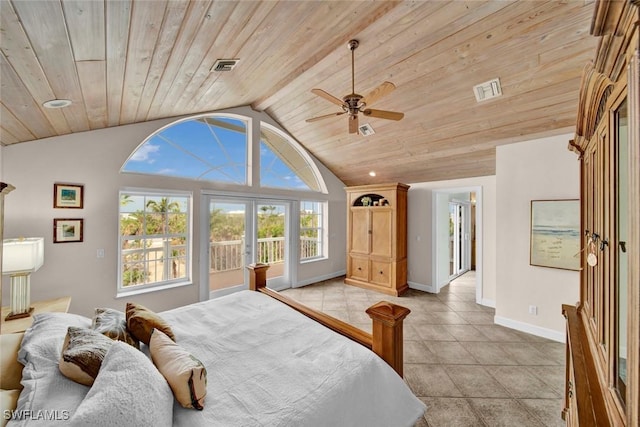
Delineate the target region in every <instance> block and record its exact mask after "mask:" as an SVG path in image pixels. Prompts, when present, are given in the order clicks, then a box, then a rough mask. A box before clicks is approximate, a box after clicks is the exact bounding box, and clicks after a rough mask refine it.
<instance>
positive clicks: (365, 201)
mask: <svg viewBox="0 0 640 427" xmlns="http://www.w3.org/2000/svg"><path fill="white" fill-rule="evenodd" d="M345 190H346V192H347V276H346V278H345V280H344V281H345V283H347V284H350V285H355V286H360V287H362V288H366V289H372V290H376V291H379V292H383V293H385V294H389V295H395V296H399V295H401V294H402V293H403V292H404V291H406V290H407V288H408V285H407V192H408V190H409V186H408V185H406V184H400V183H392V184H377V185H361V186H357V187H347V188H345Z"/></svg>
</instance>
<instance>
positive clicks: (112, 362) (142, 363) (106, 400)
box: [70, 341, 173, 427]
mask: <svg viewBox="0 0 640 427" xmlns="http://www.w3.org/2000/svg"><path fill="white" fill-rule="evenodd" d="M172 422H173V395H172V394H171V389H170V388H169V385H168V384H167V381H166V380H165V379H164V377H163V376H162V375H161V374H160V372H158V370H157V369H156V367H155V366H153V364H152V363H151V361H150V360H149V358H148V357H147V356H145V355H144V354H143V353H142V352H140V351H139V350H136V349H135V348H133V347H131V346H130V345H127V344H125V343H123V342H118V341H115V342H114V343H113V345H112V346H111V347H110V348H109V351H107V354H106V355H105V356H104V360H103V361H102V367H101V368H100V372H99V373H98V376H97V377H96V380H95V382H94V383H93V386H92V387H91V390H89V393H87V396H86V397H85V399H84V400H83V401H82V403H81V404H80V406H78V409H77V410H76V412H75V413H74V414H73V416H72V417H71V422H70V425H71V426H81V427H84V426H125V425H128V426H154V427H155V426H167V427H169V426H171V425H172Z"/></svg>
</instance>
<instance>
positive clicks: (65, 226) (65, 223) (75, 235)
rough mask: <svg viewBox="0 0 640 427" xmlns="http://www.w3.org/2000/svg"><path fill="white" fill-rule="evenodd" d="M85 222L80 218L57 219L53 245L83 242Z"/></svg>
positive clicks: (54, 225) (54, 226)
mask: <svg viewBox="0 0 640 427" xmlns="http://www.w3.org/2000/svg"><path fill="white" fill-rule="evenodd" d="M83 226H84V220H83V219H80V218H55V219H54V220H53V243H69V242H82V239H83V235H82V232H83V230H82V229H83Z"/></svg>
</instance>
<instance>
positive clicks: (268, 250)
mask: <svg viewBox="0 0 640 427" xmlns="http://www.w3.org/2000/svg"><path fill="white" fill-rule="evenodd" d="M318 245H319V242H318V240H317V239H315V238H313V237H301V238H300V259H307V258H313V257H315V256H317V255H318ZM244 247H245V244H244V240H228V241H225V242H211V250H210V251H209V253H210V257H211V259H210V262H211V263H210V266H211V267H210V271H211V272H212V273H216V272H222V271H229V270H236V269H239V268H242V267H243V266H244V262H243V260H244V255H245V253H244ZM284 250H285V242H284V237H267V238H263V239H258V253H257V257H256V260H257V262H261V263H268V264H274V263H278V262H283V261H284Z"/></svg>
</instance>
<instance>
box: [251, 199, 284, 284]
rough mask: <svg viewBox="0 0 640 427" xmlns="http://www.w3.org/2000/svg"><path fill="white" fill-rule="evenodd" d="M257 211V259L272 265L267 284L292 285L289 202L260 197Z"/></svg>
mask: <svg viewBox="0 0 640 427" xmlns="http://www.w3.org/2000/svg"><path fill="white" fill-rule="evenodd" d="M255 214H256V216H255V223H256V241H255V248H256V256H255V262H258V263H263V264H269V266H270V267H269V269H268V270H267V285H268V286H269V287H270V288H274V289H278V290H279V289H284V288H288V287H290V282H289V226H288V225H289V203H288V202H277V201H265V200H258V201H256V209H255Z"/></svg>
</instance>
